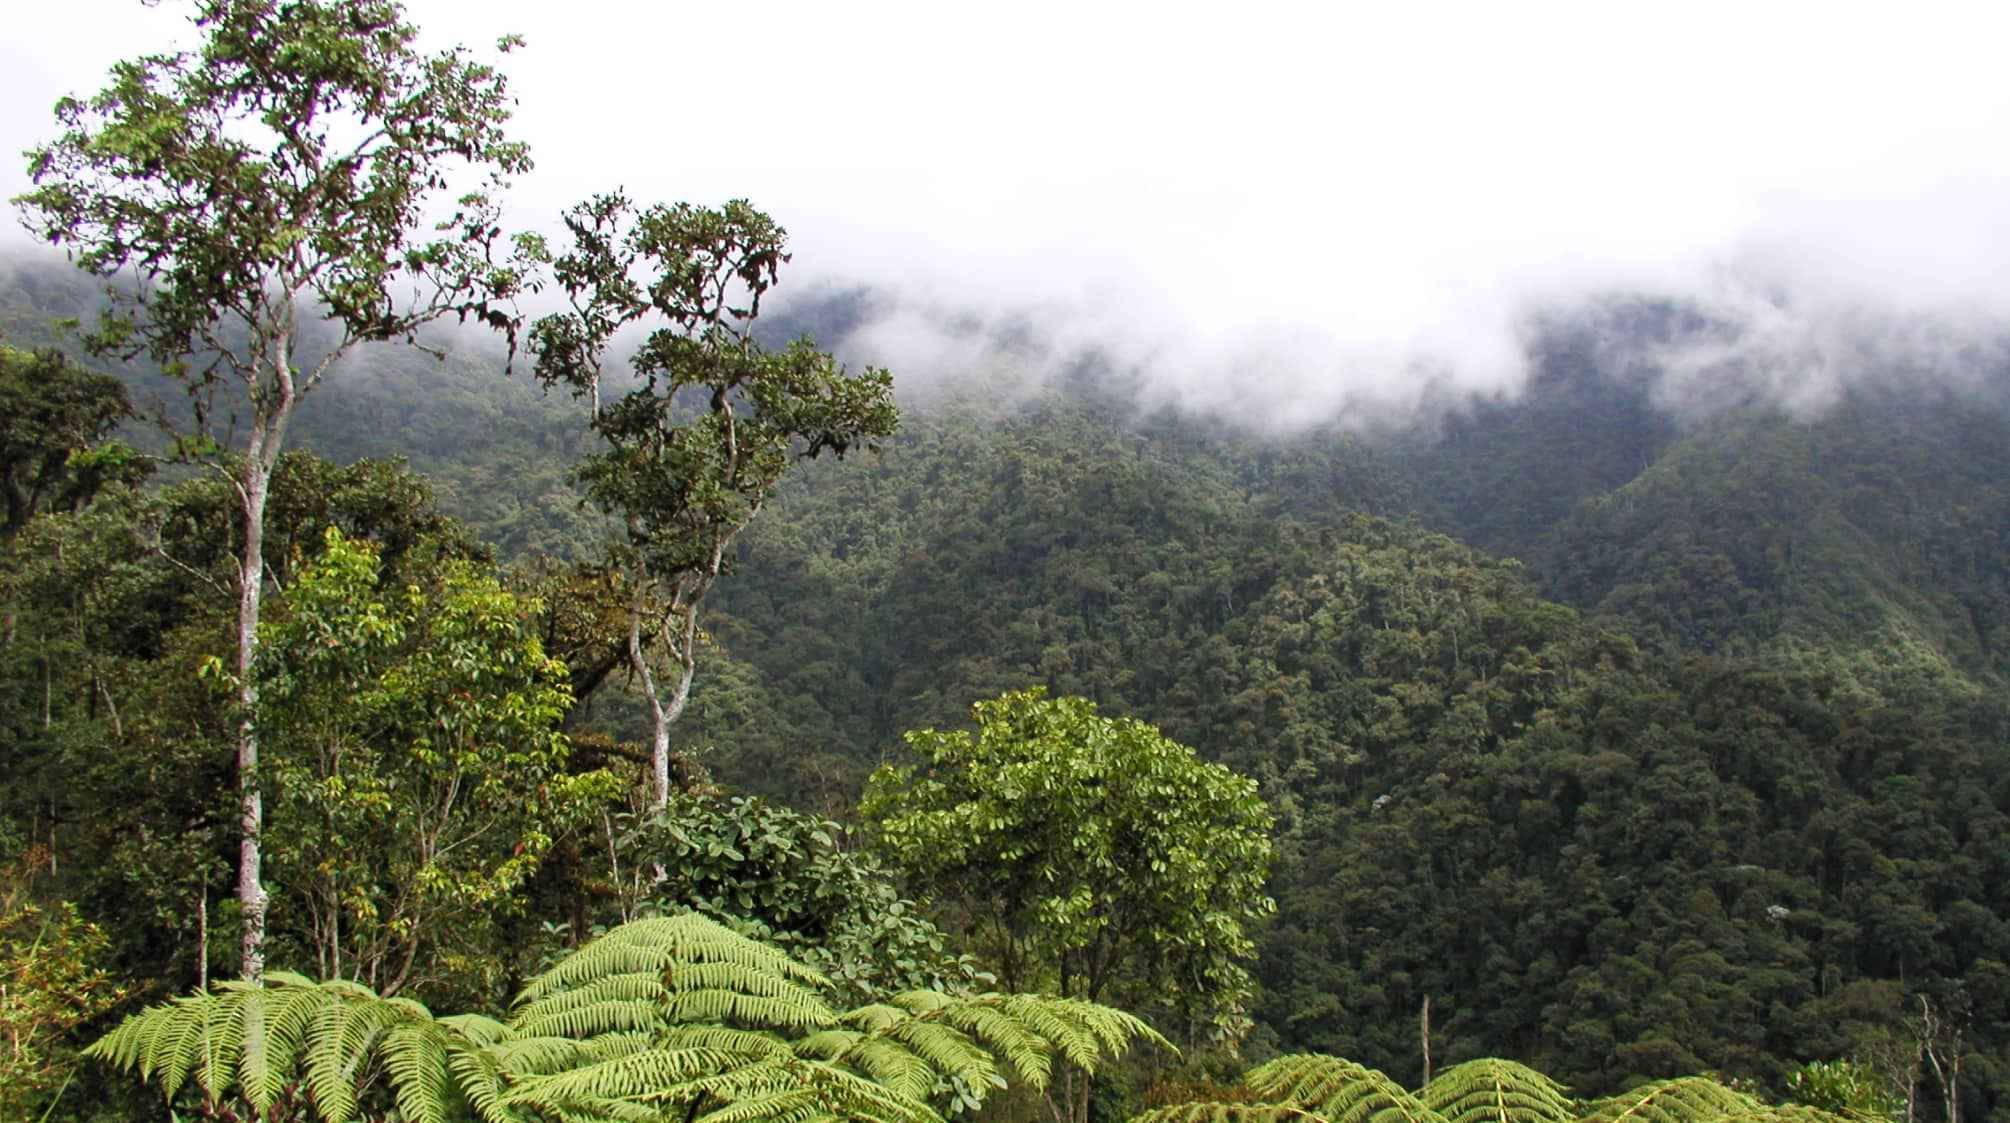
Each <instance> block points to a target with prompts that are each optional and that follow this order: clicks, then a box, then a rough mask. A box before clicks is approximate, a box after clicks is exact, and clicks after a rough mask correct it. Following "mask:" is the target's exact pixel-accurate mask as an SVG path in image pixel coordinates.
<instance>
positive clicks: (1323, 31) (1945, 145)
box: [0, 0, 2010, 425]
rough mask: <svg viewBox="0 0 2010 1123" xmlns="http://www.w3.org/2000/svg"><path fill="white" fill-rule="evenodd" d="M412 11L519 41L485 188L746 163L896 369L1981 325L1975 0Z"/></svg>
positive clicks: (520, 213) (1784, 366) (1320, 389)
mask: <svg viewBox="0 0 2010 1123" xmlns="http://www.w3.org/2000/svg"><path fill="white" fill-rule="evenodd" d="M128 7H134V8H135V10H140V9H137V7H136V6H135V5H127V4H122V3H113V2H112V0H80V3H79V4H78V5H74V6H72V7H71V8H67V9H64V10H63V11H62V12H61V13H60V14H58V13H57V12H56V11H55V9H54V8H53V7H50V8H49V10H48V11H46V12H38V13H37V14H36V15H35V17H34V18H35V19H38V20H43V21H47V22H50V24H51V26H49V27H48V28H46V29H43V30H42V31H40V32H37V31H36V30H35V29H33V28H30V29H29V31H28V33H27V34H24V35H20V36H16V38H15V42H14V44H12V45H10V46H8V47H6V48H5V49H6V50H7V51H8V56H7V57H6V58H5V59H0V63H5V64H10V65H14V64H18V66H19V67H26V68H27V69H20V70H17V72H16V73H14V74H13V75H12V76H10V77H8V78H7V79H5V80H6V82H7V83H8V85H7V88H6V93H7V95H8V97H9V99H10V104H11V105H14V106H16V107H17V108H16V109H15V110H14V111H12V112H11V113H10V119H9V120H8V122H7V125H6V128H7V139H9V140H12V141H15V144H14V145H13V147H16V148H19V147H24V146H25V145H26V144H28V143H32V142H33V141H34V140H35V139H37V138H38V137H40V136H41V135H43V134H45V133H46V132H47V129H48V125H47V117H46V116H43V115H40V114H39V113H38V112H36V111H35V110H34V109H33V108H32V107H39V106H45V105H46V104H48V103H49V102H51V101H53V99H54V97H55V96H56V95H58V94H61V93H63V92H69V91H87V90H90V89H94V88H95V87H96V86H97V85H98V84H99V78H100V76H101V75H102V74H103V70H104V66H105V65H107V64H108V63H109V62H110V61H111V60H112V59H114V58H116V57H119V56H120V55H121V54H126V53H131V51H132V50H133V49H136V48H135V47H134V46H133V44H132V43H131V42H130V41H128V40H130V39H132V38H134V37H135V36H136V35H138V33H139V31H138V30H135V29H134V21H133V20H132V19H128V18H125V17H123V16H120V15H119V14H118V13H123V12H125V10H126V9H127V8H128ZM99 9H103V11H99ZM411 10H412V15H413V18H414V19H415V20H416V21H417V22H418V23H419V24H420V26H421V27H423V28H424V29H425V30H426V31H427V33H428V36H429V37H430V38H432V39H434V40H436V41H438V42H441V43H450V42H456V41H461V42H468V43H471V44H483V43H486V42H488V41H490V40H491V39H493V37H494V35H495V34H497V33H500V32H503V31H514V32H520V33H522V34H523V35H524V36H525V37H526V38H527V39H528V41H529V49H528V50H526V51H524V52H522V53H519V54H515V55H512V56H510V60H509V63H508V65H509V69H510V72H511V73H512V75H513V76H514V80H515V84H516V88H517V90H518V92H519V94H520V97H521V99H522V105H521V111H520V116H519V134H520V135H521V136H522V137H523V138H524V139H526V140H528V141H529V142H530V143H531V144H532V146H533V149H534V151H535V153H536V156H537V159H538V162H539V168H538V170H537V171H536V172H535V173H533V174H532V175H531V176H529V177H526V178H525V179H524V180H523V182H522V183H521V184H520V185H519V187H520V190H519V192H518V196H517V198H516V201H515V203H514V212H513V217H514V218H515V219H516V221H518V222H520V223H523V224H526V225H547V226H548V225H549V224H550V216H551V215H553V214H555V213H556V212H557V210H558V209H559V208H561V207H563V206H564V205H566V204H567V203H569V202H571V201H573V200H576V199H578V198H581V197H584V196H585V195H587V194H589V193H591V192H593V191H597V190H604V189H607V188H610V187H614V186H624V187H626V188H627V189H628V190H629V192H630V193H631V194H632V195H633V196H635V197H637V198H641V199H655V198H663V199H692V200H697V201H719V200H723V199H726V198H730V197H736V196H745V197H749V198H752V199H753V200H754V201H755V202H756V203H757V204H759V205H761V206H763V207H765V208H767V209H769V210H770V211H771V212H773V213H774V214H776V215H777V216H778V217H780V218H781V219H782V220H783V221H784V222H785V223H786V224H787V225H788V226H789V228H790V230H791V231H792V233H793V235H794V245H795V248H796V263H795V265H794V266H793V268H792V271H791V273H790V275H789V277H788V278H787V279H786V281H785V291H789V290H794V291H804V290H813V289H815V288H816V287H817V286H818V285H849V284H865V285H870V286H872V287H873V289H874V290H875V291H878V292H881V293H885V294H890V296H891V297H892V299H891V300H890V301H889V302H888V303H887V304H886V305H885V311H884V312H883V313H882V314H881V315H879V316H878V317H877V318H876V319H874V320H873V321H872V322H870V323H868V324H867V325H866V326H865V327H864V328H863V329H862V330H860V331H859V332H857V333H855V335H854V336H853V338H851V339H849V340H846V341H844V349H845V350H846V352H847V353H848V354H849V355H850V356H851V357H853V358H854V359H856V360H859V361H868V362H872V363H875V364H882V365H887V366H889V367H892V368H893V369H894V370H895V374H896V378H897V379H898V380H900V381H901V382H902V383H903V384H905V385H909V386H918V385H921V384H923V383H926V382H928V381H929V380H933V379H958V380H964V381H965V382H969V381H973V380H974V381H976V382H978V383H980V384H984V383H987V382H989V381H995V382H996V383H997V384H998V385H1000V386H1001V387H1002V386H1007V385H1010V384H1014V383H1016V382H1019V381H1023V380H1024V379H1026V378H1037V377H1039V376H1040V375H1042V374H1043V373H1046V372H1051V371H1056V370H1063V369H1068V368H1070V367H1072V366H1074V365H1076V364H1079V363H1081V362H1083V361H1085V360H1088V359H1094V360H1095V361H1098V362H1102V363H1106V364H1108V365H1110V366H1112V367H1114V368H1116V369H1118V370H1121V371H1124V372H1126V373H1127V374H1131V375H1134V376H1136V377H1137V378H1139V379H1140V380H1141V381H1142V384H1143V385H1144V386H1145V387H1146V388H1147V391H1148V395H1150V396H1154V397H1155V398H1156V400H1159V401H1163V402H1165V403H1169V404H1176V405H1179V406H1182V407H1185V408H1190V409H1194V410H1205V411H1210V412H1217V413H1225V414H1228V415H1232V416H1235V417H1238V418H1243V419H1246V420H1250V421H1253V422H1257V423H1262V424H1269V425H1292V424H1306V423H1310V422H1313V421H1318V420H1324V419H1329V418H1332V417H1334V416H1343V417H1345V416H1354V415H1361V416H1367V415H1372V414H1377V413H1380V414H1387V413H1391V412H1401V411H1402V410H1404V409H1406V408H1409V407H1411V406H1413V405H1415V404H1416V403H1417V402H1419V401H1423V400H1426V399H1428V398H1432V397H1433V396H1441V395H1442V394H1443V393H1444V392H1446V391H1450V392H1453V393H1466V392H1471V393H1478V394H1511V393H1513V392H1514V391H1515V390H1516V389H1517V387H1519V386H1520V385H1521V383H1522V381H1523V380H1524V379H1525V377H1526V374H1527V372H1526V370H1525V358H1524V346H1525V339H1524V336H1525V334H1526V332H1527V331H1528V330H1529V329H1528V325H1529V323H1530V322H1531V317H1533V316H1535V315H1536V314H1538V313H1540V312H1544V311H1546V310H1552V309H1556V308H1569V307H1571V306H1573V305H1574V304H1578V303H1581V302H1583V301H1586V300H1589V299H1594V298H1596V297H1597V296H1598V295H1600V294H1605V293H1612V292H1637V293H1645V294H1651V295H1657V296H1665V297H1669V298H1673V299H1680V300H1683V301H1686V302H1689V303H1691V304H1693V305H1694V306H1696V307H1698V308H1700V309H1702V310H1704V311H1705V313H1706V314H1707V315H1708V316H1709V317H1711V318H1712V319H1713V320H1714V321H1717V322H1719V323H1720V324H1722V325H1730V327H1729V328H1728V329H1727V330H1724V331H1720V332H1718V333H1716V334H1715V335H1712V336H1711V337H1709V338H1707V339H1690V340H1686V341H1685V342H1684V348H1683V349H1681V350H1680V351H1679V352H1671V353H1669V354H1666V355H1663V356H1661V357H1660V361H1662V362H1663V364H1664V365H1665V367H1666V369H1667V375H1666V379H1667V386H1668V390H1667V392H1668V393H1669V394H1670V395H1671V396H1675V397H1679V396H1680V395H1681V393H1682V392H1683V388H1684V387H1685V386H1690V387H1701V386H1704V385H1706V384H1708V383H1710V382H1711V381H1712V380H1715V379H1721V378H1724V377H1728V376H1729V374H1728V373H1727V372H1733V371H1735V372H1737V377H1742V378H1747V379H1757V380H1759V381H1760V382H1762V383H1763V384H1765V385H1767V386H1769V387H1770V388H1771V389H1772V390H1773V391H1775V392H1776V393H1778V394H1779V395H1780V396H1781V397H1782V398H1783V399H1784V400H1787V401H1789V402H1791V403H1793V404H1796V405H1800V406H1805V407H1808V408H1818V407H1819V405H1820V404H1821V403H1822V402H1823V401H1824V400H1826V399H1828V398H1831V397H1832V396H1833V395H1834V394H1835V393H1836V390H1837V387H1839V386H1841V385H1843V384H1846V383H1847V382H1848V380H1850V379H1852V378H1860V377H1865V376H1867V375H1868V374H1870V373H1872V372H1890V371H1899V372H1909V373H1912V374H1915V375H1918V376H1920V377H1935V378H1948V377H1954V378H1959V377H1967V376H1968V374H1967V373H1964V372H1972V371H1973V370H1974V369H1975V368H1976V366H1977V364H1978V363H1982V364H1987V363H1991V362H1994V361H1995V357H1996V355H1997V352H1998V347H1997V344H1996V341H1997V340H1998V339H2000V338H2002V337H2003V336H2004V335H2005V330H2006V325H2010V218H2006V217H2005V216H2006V215H2010V208H2006V206H2005V200H2006V198H2010V195H2006V188H2010V79H2006V78H2004V77H2003V71H2002V68H2001V65H2000V60H1999V59H1998V58H1997V57H1996V56H1997V54H1998V52H1999V50H2000V44H2002V43H2003V42H2005V41H2010V9H2005V8H2004V7H2003V6H2001V5H1993V4H1983V3H1972V4H1969V3H1963V4H1952V3H1950V4H1932V3H1924V4H1913V5H1908V6H1905V7H1904V8H1903V9H1900V8H1894V7H1891V6H1885V5H1880V6H1868V5H1865V6H1852V5H1838V4H1835V3H1832V2H1830V3H1821V4H1815V3H1777V4H1765V5H1754V4H1749V3H1710V2H1698V3H1691V4H1683V5H1659V6H1644V5H1620V4H1610V3H1562V2H1550V3H1544V2H1535V3H1529V4H1481V3H1473V4H1458V3H1418V4H1403V5H1392V4H1365V3H1364V4H1353V3H1342V4H1335V5H1305V4H1299V3H1283V2H1270V0H1254V2H1250V3H1243V4H1237V5H1227V6H1220V5H1217V6H1208V7H1207V8H1205V9H1197V10H1193V11H1186V10H1184V9H1180V8H1179V7H1178V6H1167V5H1163V4H1149V5H1148V4H1129V3H1114V2H1106V3H1099V4H1089V5H1083V4H1079V3H1071V4H1062V3H1057V2H1049V0H1027V2H1022V3H1015V4H1012V5H991V6H978V5H944V4H940V3H926V4H924V3H898V4H895V3H873V2H865V3H860V4H852V5H831V4H821V3H810V2H808V0H778V2H773V3H767V4H762V5H703V6H690V7H676V6H672V7H665V8H664V9H663V10H662V11H652V12H648V13H640V12H637V11H636V10H635V9H634V7H633V6H631V5H618V4H614V3H611V2H608V0H578V2H576V3H573V4H568V5H549V4H530V3H528V2H521V3H518V2H500V3H480V4H477V3H474V2H472V0H413V2H412V4H411ZM145 11H147V12H148V16H147V20H148V21H150V23H151V25H152V26H161V25H162V22H163V21H162V19H161V13H158V12H154V11H152V10H145ZM59 18H60V20H61V23H62V26H60V27H58V26H55V21H57V20H58V19H59ZM86 20H91V21H92V22H91V23H90V24H89V25H88V26H94V27H111V28H116V29H119V30H118V32H117V34H118V35H120V36H123V37H124V38H123V39H113V38H102V39H93V38H92V35H93V34H100V33H95V32H89V31H86V30H84V28H85V27H86V26H87V25H85V24H84V22H83V21H86ZM166 22H167V23H169V24H171V22H172V21H171V20H170V21H166ZM148 30H149V33H152V32H151V31H150V29H148ZM102 34H105V35H108V36H109V35H111V34H112V33H110V32H107V33H102ZM152 45H154V43H153V41H151V40H149V41H148V42H147V43H145V44H143V46H152ZM30 62H32V66H30ZM4 72H6V67H4V66H0V73H4ZM13 174H14V175H15V176H16V177H17V178H15V179H10V180H7V181H6V182H5V186H6V187H7V188H8V193H9V194H12V193H15V192H16V191H18V190H19V189H20V188H21V187H22V186H24V184H23V183H21V182H20V181H19V180H18V174H19V173H18V172H15V173H13Z"/></svg>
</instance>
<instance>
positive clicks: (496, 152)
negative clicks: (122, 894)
mask: <svg viewBox="0 0 2010 1123" xmlns="http://www.w3.org/2000/svg"><path fill="white" fill-rule="evenodd" d="M192 22H193V23H194V26H195V28H196V31H197V33H198V35H199V42H198V45H197V46H196V47H194V48H193V49H189V50H181V51H175V52H172V53H164V54H152V55H145V56H142V57H139V58H135V59H130V60H127V61H124V62H120V63H119V64H117V65H116V66H114V67H113V69H112V72H111V75H110V82H109V84H108V85H107V86H106V87H105V88H104V89H103V90H102V91H100V92H99V93H97V94H95V95H93V96H91V97H89V98H75V97H66V98H64V99H63V100H61V101H60V102H58V103H57V105H56V118H57V121H58V123H59V125H60V127H61V129H62V133H61V135H60V136H58V137H57V138H56V139H55V140H53V141H51V142H49V143H47V144H45V145H43V146H41V147H39V148H36V149H34V150H33V151H31V152H30V153H29V172H30V174H31V175H32V177H33V180H34V185H35V186H34V188H33V189H32V190H30V191H28V192H27V193H25V194H23V195H21V196H19V197H18V198H17V199H16V200H15V201H16V203H17V204H18V205H20V207H21V208H22V211H23V214H24V217H25V219H26V222H27V224H28V226H29V227H30V228H31V229H32V230H34V231H35V232H36V233H38V234H40V235H42V236H44V237H46V238H47V239H48V240H49V241H50V242H52V243H55V244H57V245H60V246H63V247H65V248H66V250H67V251H68V252H69V254H70V255H71V257H72V259H73V260H74V261H75V263H76V264H77V265H78V266H80V267H81V268H83V269H85V270H87V271H89V272H91V273H94V274H98V275H101V276H103V277H106V278H108V279H110V280H111V281H112V282H113V283H112V284H111V285H110V286H109V287H108V296H109V300H110V303H109V305H108V307H107V308H106V310H105V311H104V312H103V314H102V315H101V316H100V318H99V319H98V321H97V323H96V325H95V327H94V328H93V329H92V330H91V331H90V332H89V333H88V334H87V335H86V337H85V338H86V342H87V344H88V345H89V346H90V347H92V348H93V349H94V350H95V351H97V352H99V353H101V354H108V355H114V356H120V357H126V358H133V357H138V356H142V355H143V356H146V357H147V358H148V359H150V360H152V361H154V362H156V363H159V364H161V365H162V367H163V368H164V369H165V370H166V371H167V373H168V374H170V375H171V376H172V377H174V378H175V379H178V380H179V381H180V382H181V383H182V384H183V385H184V386H185V387H186V388H187V390H188V394H189V399H190V401H189V408H188V410H187V411H186V419H185V420H182V421H180V422H177V424H178V425H180V426H182V435H183V437H184V438H185V439H183V440H181V441H180V442H178V444H179V447H180V448H181V449H182V450H183V451H184V452H187V453H190V454H191V455H194V456H197V457H200V458H203V459H206V460H208V461H209V462H210V463H211V464H212V465H213V466H214V467H215V468H216V469H217V470H218V471H221V472H224V473H226V474H228V476H229V477H230V479H231V481H232V483H233V485H234V487H235V490H236V492H237V500H238V506H239V516H240V520H241V524H242V525H241V529H242V534H241V538H240V546H241V552H240V555H239V563H238V566H237V573H236V586H237V587H236V599H237V620H236V644H235V647H236V654H235V663H236V667H235V670H236V680H237V682H238V684H239V690H240V695H239V697H238V714H237V719H236V722H237V728H236V734H235V741H236V750H237V771H238V777H239V784H240V794H241V809H240V815H241V829H242V841H241V846H240V854H239V869H238V901H239V906H240V912H241V916H240V923H241V926H242V962H243V971H244V974H245V976H246V977H248V978H252V979H256V978H258V977H259V975H260V973H261V971H262V969H263V962H264V960H263V950H262V948H263V942H264V932H265V909H266V900H265V894H264V892H263V889H262V876H261V851H260V847H259V837H260V834H261V833H262V831H263V829H264V809H263V801H262V797H261V791H260V788H259V784H258V749H259V737H258V727H259V724H258V695H257V681H258V680H257V676H256V675H254V674H252V673H251V671H252V666H253V661H254V653H255V651H256V648H257V643H258V639H257V637H258V616H259V605H260V598H261V596H262V594H263V591H264V583H265V582H264V567H265V559H264V554H263V542H262V531H263V527H264V518H265V504H266V498H267V494H268V490H269V485H270V482H271V477H272V471H273V466H274V463H275V462H276V460H277V458H278V456H279V453H280V451H281V449H282V448H283V447H284V445H285V441H286V436H287V429H288V426H289V425H290V423H291V422H292V420H293V418H294V416H295V412H296V411H297V409H298V408H299V406H300V403H301V401H302V399H303V398H304V397H305V396H306V395H307V394H308V393H309V392H310V391H312V390H314V389H315V388H316V387H317V386H318V385H320V384H321V382H322V381H323V379H324V378H325V376H326V375H327V374H328V372H329V370H330V368H331V366H332V365H333V364H334V363H335V362H336V361H337V360H338V359H340V358H341V357H342V356H343V355H345V354H348V353H349V352H351V351H353V350H354V349H356V348H357V347H358V346H360V345H363V344H367V343H373V342H383V341H405V342H408V343H416V342H417V339H416V335H417V332H418V331H419V329H420V328H422V327H424V326H425V325H427V324H429V323H432V322H435V321H437V320H439V319H440V318H442V317H444V316H448V315H458V316H460V317H462V318H466V317H468V316H474V317H476V318H479V319H483V320H487V321H489V322H491V323H496V324H507V323H508V322H509V318H508V316H507V315H506V314H504V313H503V312H502V311H500V310H499V309H500V307H501V306H500V304H499V303H498V301H499V300H501V299H502V298H503V297H505V296H507V295H508V294H509V293H510V292H511V291H512V290H513V289H514V287H515V284H516V279H517V278H516V274H515V273H514V272H513V271H512V270H511V269H510V268H508V267H507V266H505V265H501V264H499V263H498V261H497V259H496V257H495V256H494V255H493V254H492V252H491V251H492V250H493V249H494V248H495V244H496V242H497V241H498V239H499V237H500V230H499V227H498V226H497V223H496V218H497V202H496V192H497V191H498V190H499V189H500V188H501V187H502V186H503V184H504V183H505V182H506V181H507V179H508V177H510V176H511V175H513V174H515V173H518V172H521V171H523V170H525V169H527V168H528V167H529V155H528V150H527V149H526V148H525V147H524V146H523V145H522V144H520V143H517V142H514V141H511V140H510V139H508V137H507V136H506V134H505V132H504V124H505V122H506V121H507V119H508V117H509V115H510V108H511V105H512V101H511V98H510V95H509V92H508V89H507V84H506V82H505V79H504V77H503V75H502V74H501V72H499V71H498V70H497V69H495V68H494V67H493V66H491V65H488V64H486V63H483V62H480V61H478V60H476V59H475V58H474V57H473V56H472V55H471V54H470V53H469V52H467V51H466V50H464V49H462V48H451V49H448V50H444V51H437V52H430V51H427V50H425V49H422V48H421V47H420V46H419V45H418V43H417V36H418V32H417V30H416V29H415V28H414V27H413V26H412V24H411V23H409V22H408V21H407V20H406V18H405V14H404V11H403V9H402V7H401V5H399V4H398V3H396V2H395V0H287V2H284V3H282V2H280V0H197V2H196V3H195V4H194V5H193V15H192ZM508 43H509V41H507V40H506V41H505V44H504V45H508ZM456 186H458V187H460V188H462V189H464V193H461V194H458V195H457V196H456V195H455V194H453V189H454V187H456ZM312 321H319V322H320V323H321V324H322V325H323V326H322V328H321V330H319V331H318V332H316V333H314V336H313V338H312V339H310V338H309V337H308V333H307V332H305V331H304V330H303V328H304V327H305V326H307V324H309V323H311V322H312ZM224 453H228V455H222V454H224Z"/></svg>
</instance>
